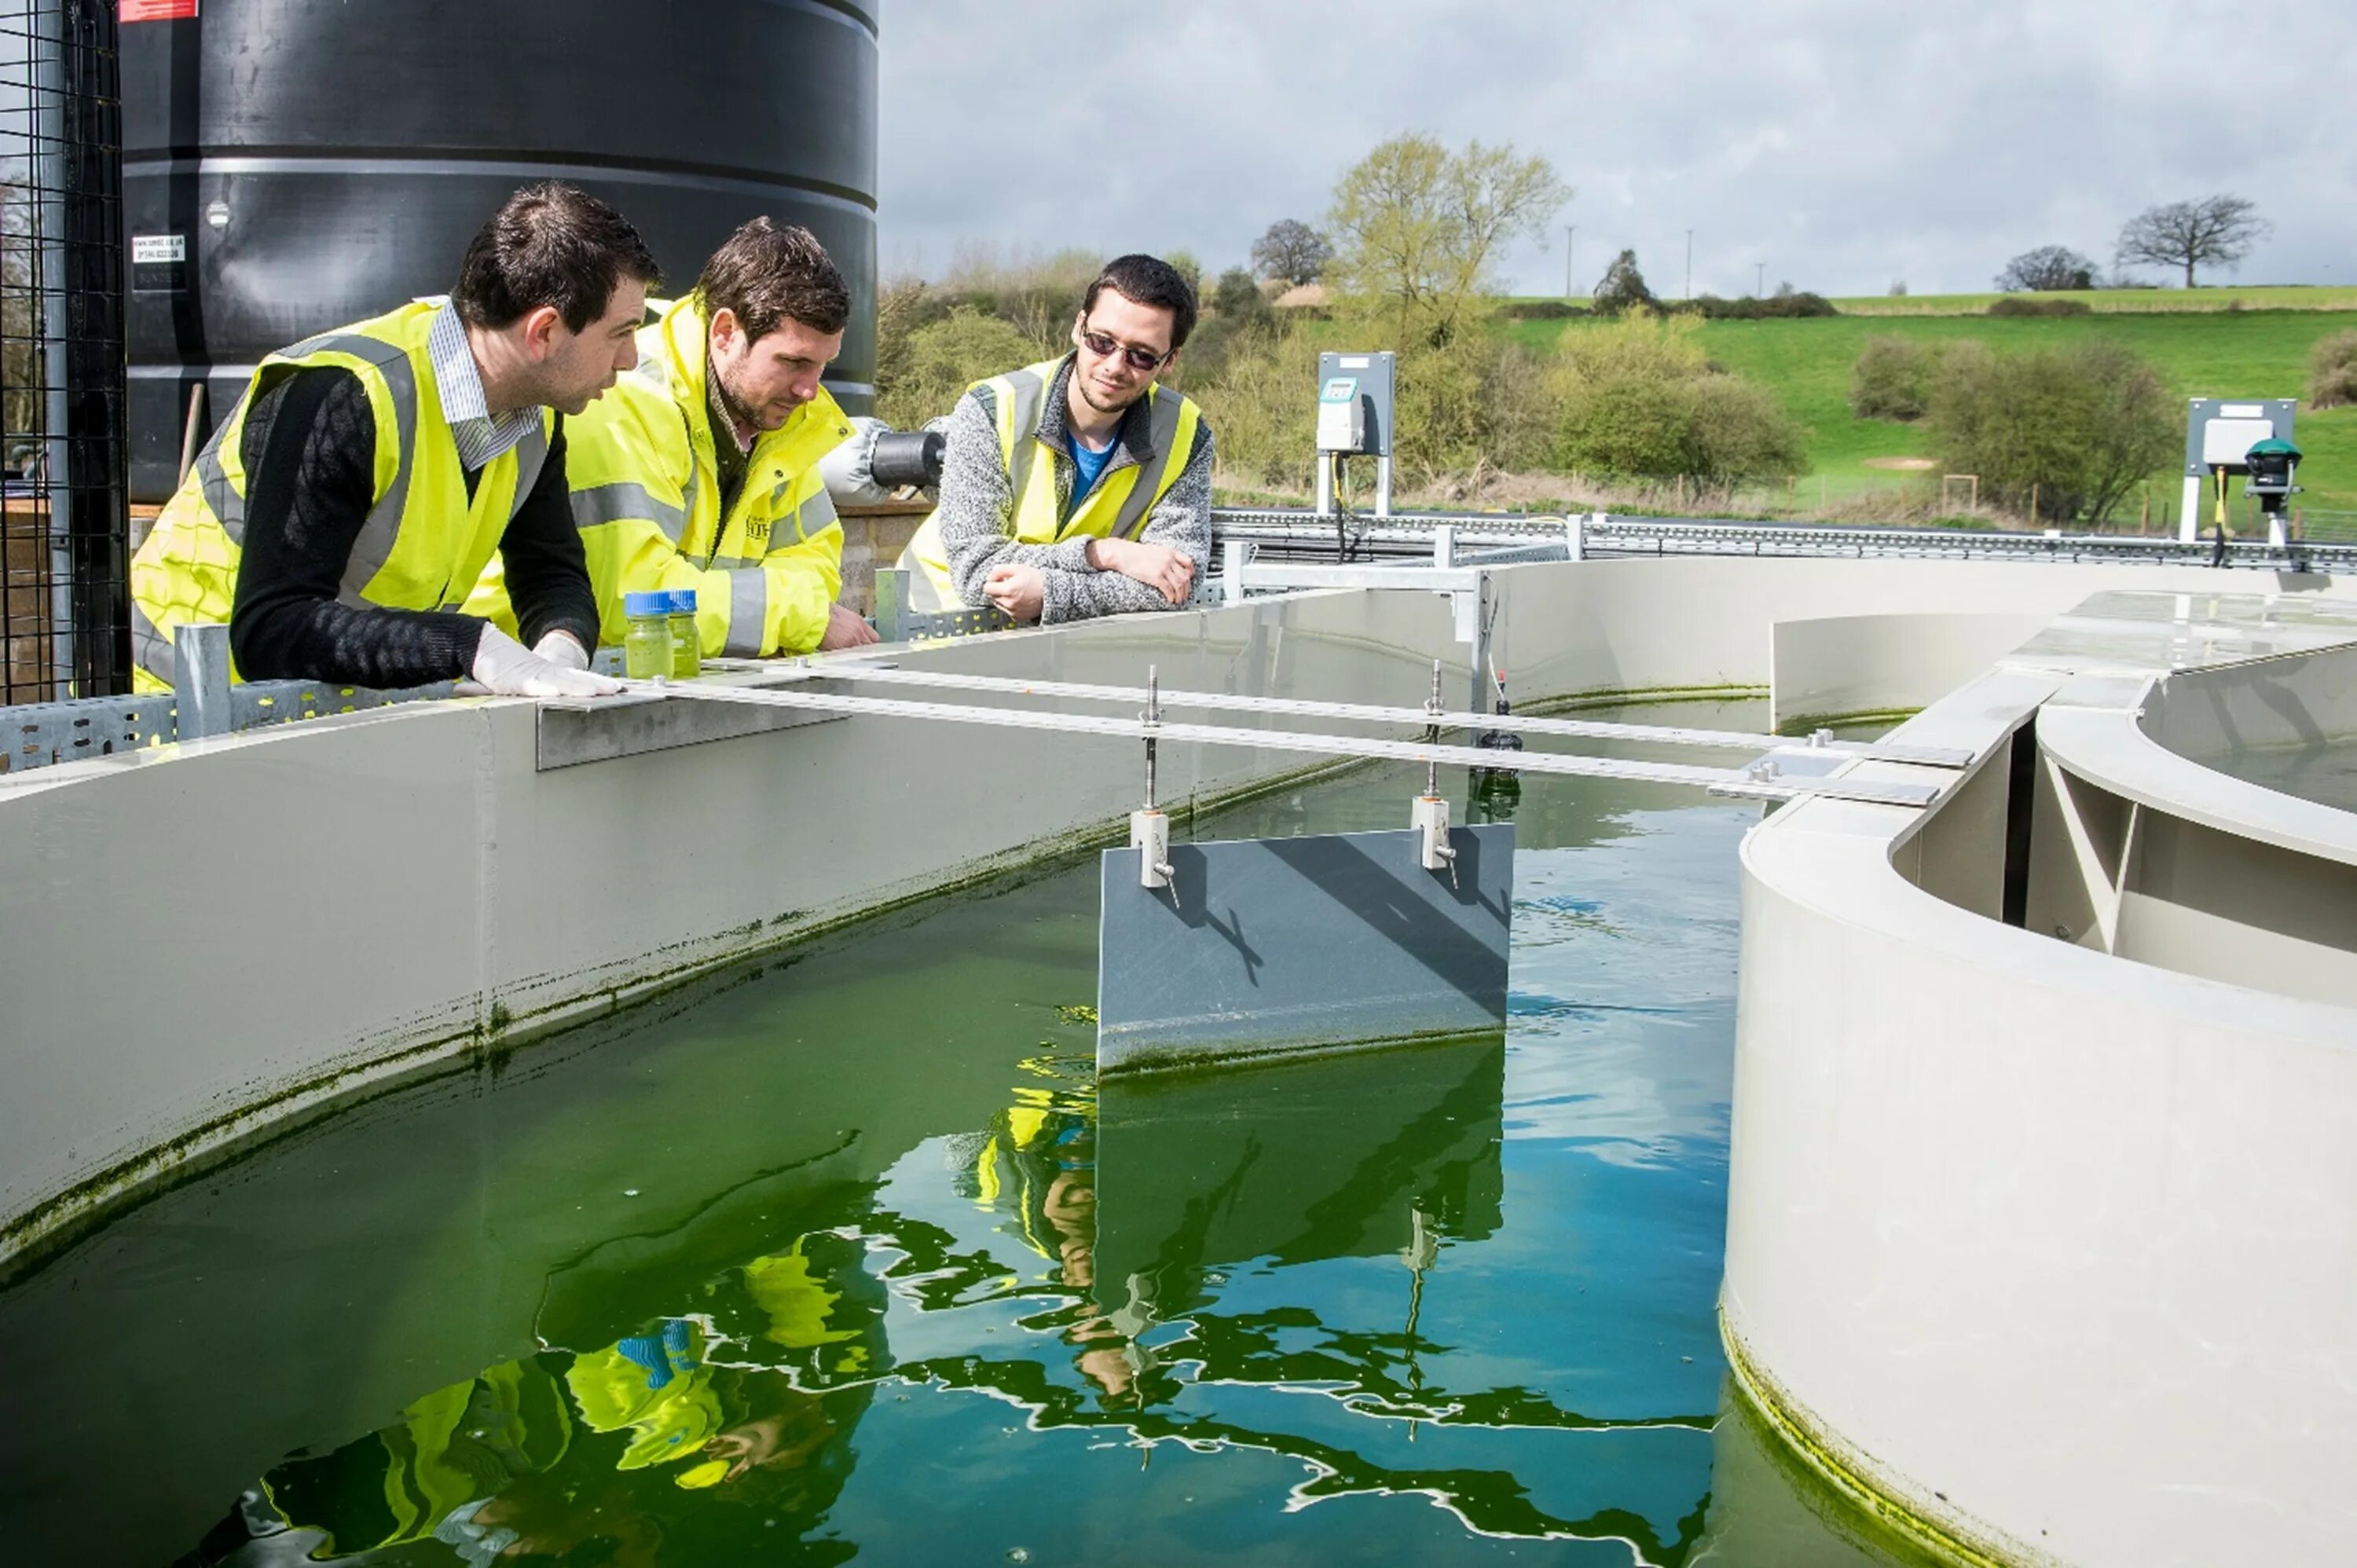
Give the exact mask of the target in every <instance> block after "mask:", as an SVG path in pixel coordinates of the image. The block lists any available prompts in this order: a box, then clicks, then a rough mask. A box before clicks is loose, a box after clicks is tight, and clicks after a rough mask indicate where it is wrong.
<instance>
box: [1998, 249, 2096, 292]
mask: <svg viewBox="0 0 2357 1568" xmlns="http://www.w3.org/2000/svg"><path fill="white" fill-rule="evenodd" d="M1996 286H1997V287H1999V288H2001V289H2003V290H2004V291H2005V292H2006V293H2007V294H2015V293H2018V292H2020V291H2023V290H2037V291H2041V292H2051V291H2055V290H2061V289H2083V288H2093V287H2094V286H2095V263H2093V262H2092V261H2090V260H2088V259H2087V258H2086V257H2085V256H2083V255H2081V254H2080V253H2079V252H2076V251H2074V250H2072V249H2071V248H2070V247H2069V246H2068V245H2040V246H2039V247H2038V249H2036V250H2034V251H2024V252H2021V254H2019V255H2018V256H2016V257H2014V258H2013V260H2011V261H2009V262H2007V263H2006V264H2005V271H2003V272H2001V273H1999V274H1996Z"/></svg>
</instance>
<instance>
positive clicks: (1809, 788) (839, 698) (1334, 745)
mask: <svg viewBox="0 0 2357 1568" xmlns="http://www.w3.org/2000/svg"><path fill="white" fill-rule="evenodd" d="M624 684H625V686H626V687H627V688H628V689H629V690H630V691H633V692H636V693H640V694H641V695H645V696H665V697H681V698H685V699H688V700H690V701H693V702H699V703H747V704H749V705H752V706H757V707H784V708H804V709H809V710H813V711H814V712H819V713H832V714H851V715H854V716H861V715H866V716H872V717H877V718H906V719H930V720H938V721H942V722H946V723H950V724H973V725H996V726H999V727H1002V728H1009V729H1029V730H1051V731H1057V732H1060V733H1063V734H1068V735H1097V736H1113V737H1115V738H1119V739H1127V740H1138V741H1145V740H1155V741H1174V740H1176V741H1192V742H1195V743H1197V744H1199V745H1204V746H1248V747H1252V748H1254V749H1259V750H1271V751H1300V752H1311V753H1315V754H1318V755H1320V756H1326V757H1369V758H1374V759H1379V760H1384V761H1396V762H1424V763H1441V764H1446V765H1448V766H1450V767H1461V768H1489V769H1496V770H1501V771H1513V772H1520V773H1553V774H1566V775H1570V776H1574V777H1580V778H1590V779H1628V780H1632V781H1637V782H1642V783H1652V784H1682V785H1687V786H1690V787H1692V788H1695V789H1707V790H1709V791H1711V792H1712V793H1714V794H1720V795H1732V796H1737V797H1740V798H1743V799H1747V800H1796V799H1799V798H1801V797H1803V796H1813V795H1822V796H1827V797H1830V798H1832V799H1835V800H1864V801H1868V802H1871V803H1873V804H1877V805H1885V806H1912V807H1922V806H1928V805H1930V804H1932V801H1934V800H1937V799H1939V795H1940V789H1939V787H1938V786H1937V785H1932V784H1895V783H1875V782H1868V781H1866V780H1862V779H1848V778H1845V777H1841V776H1838V775H1835V776H1832V777H1788V776H1783V775H1781V774H1778V773H1776V772H1774V771H1773V770H1772V767H1771V766H1770V764H1768V763H1765V762H1762V763H1757V764H1754V765H1753V766H1751V767H1749V768H1695V767H1691V766H1688V765H1686V764H1684V763H1674V762H1637V761H1627V760H1623V759H1621V758H1619V757H1580V756H1574V755H1571V754H1568V753H1565V752H1552V751H1521V752H1512V753H1501V752H1497V751H1492V750H1490V749H1488V748H1486V747H1483V746H1445V745H1437V744H1434V743H1431V742H1426V741H1399V740H1378V739H1373V738H1371V737H1367V736H1341V735H1308V734H1304V733H1301V732H1297V731H1291V730H1262V729H1239V728H1233V727H1230V726H1227V725H1176V724H1162V723H1151V722H1148V721H1146V720H1145V719H1142V718H1111V717H1104V716H1100V715H1097V714H1062V713H1055V712H1052V711H1048V710H1043V709H1035V708H996V707H983V706H979V705H967V704H963V703H920V702H909V701H907V700H905V699H901V698H897V697H862V696H856V695H853V694H851V693H834V692H812V691H805V690H800V689H797V688H796V687H792V686H784V687H780V686H760V687H753V686H673V685H670V684H667V683H665V682H659V681H629V682H624ZM568 705H571V704H568ZM1418 716H1419V717H1422V716H1424V715H1421V714H1419V715H1418ZM1506 757H1512V761H1511V763H1509V762H1507V761H1506V760H1505V758H1506Z"/></svg>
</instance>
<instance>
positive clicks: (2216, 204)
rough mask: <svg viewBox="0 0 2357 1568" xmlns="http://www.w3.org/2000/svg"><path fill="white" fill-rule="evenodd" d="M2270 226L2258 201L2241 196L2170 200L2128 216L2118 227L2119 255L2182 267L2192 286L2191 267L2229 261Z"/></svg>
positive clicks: (2128, 260)
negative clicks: (2119, 227)
mask: <svg viewBox="0 0 2357 1568" xmlns="http://www.w3.org/2000/svg"><path fill="white" fill-rule="evenodd" d="M2273 228H2274V225H2272V224H2270V223H2269V222H2268V221H2267V220H2266V219H2264V218H2262V217H2260V216H2259V207H2258V203H2257V202H2255V201H2251V200H2247V199H2244V198H2243V197H2239V196H2225V195H2220V196H2205V197H2203V198H2202V199H2201V200H2199V201H2171V202H2169V203H2167V204H2166V205H2164V206H2160V207H2152V208H2147V209H2145V210H2144V211H2142V212H2139V213H2137V214H2136V216H2135V217H2134V218H2131V219H2129V220H2128V221H2127V226H2126V228H2124V229H2122V230H2121V231H2120V242H2119V257H2118V259H2119V261H2120V263H2121V264H2123V265H2136V264H2142V265H2146V266H2155V267H2183V268H2184V269H2185V286H2186V287H2188V288H2191V287H2193V286H2194V283H2193V269H2194V268H2195V267H2197V266H2204V265H2212V264H2215V263H2225V264H2227V265H2229V266H2232V265H2233V263H2236V262H2239V261H2241V260H2242V259H2243V258H2244V256H2247V255H2249V254H2250V253H2251V247H2252V246H2254V245H2255V244H2257V243H2258V242H2260V241H2261V240H2263V239H2265V238H2266V236H2267V234H2268V233H2269V232H2270V231H2272V230H2273Z"/></svg>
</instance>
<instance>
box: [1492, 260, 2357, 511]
mask: <svg viewBox="0 0 2357 1568" xmlns="http://www.w3.org/2000/svg"><path fill="white" fill-rule="evenodd" d="M2215 292H2216V293H2217V294H2219V295H2224V294H2227V293H2228V292H2229V291H2227V290H2223V289H2221V290H2217V291H2215ZM2244 292H2245V293H2258V292H2266V293H2276V292H2282V293H2298V294H2301V295H2345V296H2347V298H2348V302H2349V303H2348V306H2346V307H2344V308H2341V309H2338V310H2328V309H2320V308H2313V307H2310V308H2300V309H2267V310H2257V309H2248V308H2246V309H2244V310H2241V311H2225V310H2208V311H2200V312H2182V311H2180V312H2177V313H2173V314H2156V313H2148V312H2139V311H2135V310H2120V311H2116V312H2110V311H2107V312H2105V313H2104V314H2101V315H2090V316H2061V317H1989V316H1979V315H1932V314H1909V315H1904V316H1850V315H1845V316H1835V317H1814V318H1809V319H1802V320H1790V321H1712V322H1706V323H1705V324H1704V325H1703V327H1702V328H1701V333H1700V337H1701V341H1702V345H1703V349H1704V351H1705V352H1706V353H1708V354H1709V355H1710V357H1711V358H1712V359H1714V360H1717V362H1718V363H1720V364H1722V365H1725V366H1726V367H1727V369H1728V370H1730V371H1735V372H1737V373H1738V374H1739V375H1742V376H1744V377H1746V378H1747V379H1749V380H1751V381H1757V382H1759V383H1760V384H1761V385H1762V386H1765V387H1767V388H1769V389H1770V391H1772V392H1775V393H1776V395H1777V396H1778V397H1780V398H1781V399H1782V400H1783V402H1784V406H1785V407H1786V408H1787V409H1788V410H1790V411H1791V412H1792V416H1793V417H1794V418H1796V419H1798V420H1799V421H1801V423H1802V424H1803V426H1805V427H1806V428H1807V430H1808V433H1809V457H1810V463H1811V474H1812V477H1815V476H1817V475H1823V476H1824V477H1825V478H1827V479H1828V480H1829V481H1831V482H1832V484H1833V485H1834V486H1835V488H1836V489H1853V488H1856V487H1857V486H1858V485H1861V484H1865V483H1870V482H1873V481H1875V480H1878V479H1879V480H1886V481H1890V482H1903V481H1904V480H1906V479H1907V478H1909V476H1906V475H1903V474H1898V473H1893V472H1891V471H1890V470H1889V469H1887V468H1880V467H1873V466H1871V465H1870V464H1869V463H1868V461H1867V460H1868V459H1870V458H1876V457H1914V456H1930V455H1931V436H1930V433H1929V432H1928V431H1925V430H1924V429H1922V428H1921V427H1920V426H1916V425H1906V424H1889V423H1887V422H1885V421H1881V420H1866V419H1854V418H1852V417H1851V416H1850V412H1849V403H1848V397H1849V376H1850V367H1851V365H1852V364H1854V363H1855V362H1856V361H1857V356H1858V353H1859V351H1860V350H1861V349H1864V348H1865V346H1866V340H1867V338H1873V337H1899V338H1923V339H1940V340H1954V339H1959V338H1976V339H1978V340H1979V341H1981V342H1983V343H1986V345H1988V347H1989V348H1991V349H1995V350H1997V351H1999V352H2004V351H2007V350H2011V349H2029V348H2037V347H2043V346H2050V345H2060V344H2065V343H2070V342H2073V341H2077V340H2080V339H2083V338H2090V337H2101V338H2110V339H2112V340H2114V341H2115V342H2119V343H2123V344H2126V346H2127V347H2128V348H2130V349H2134V350H2135V351H2136V353H2137V354H2139V355H2141V356H2143V357H2144V359H2145V360H2147V361H2148V362H2149V363H2150V364H2151V365H2152V366H2153V367H2154V369H2155V370H2157V371H2159V373H2160V376H2161V379H2162V380H2163V381H2165V382H2166V383H2167V384H2168V386H2169V390H2170V392H2172V393H2174V394H2176V395H2178V396H2180V397H2201V396H2209V397H2302V396H2304V395H2305V394H2306V392H2307V390H2308V356H2309V349H2311V348H2312V347H2313V346H2314V345H2315V343H2316V341H2317V339H2319V338H2324V337H2328V336H2330V334H2332V333H2335V332H2339V331H2341V330H2343V329H2345V328H2352V327H2357V289H2309V290H2298V291H2292V290H2285V291H2274V290H2267V291H2244ZM2211 294H2212V291H2211V290H2207V289H2205V290H2202V291H2201V295H2202V296H2203V297H2204V298H2205V299H2206V297H2207V296H2208V295H2211ZM2161 296H2162V297H2175V298H2177V299H2180V300H2182V299H2185V298H2187V297H2189V296H2188V295H2185V294H2184V293H2183V292H2182V291H2177V292H2176V293H2175V294H2174V295H2161ZM1955 297H1959V298H1973V297H1977V296H1969V295H1966V296H1955ZM1992 297H1994V296H1992ZM2090 297H2091V298H2104V297H2106V296H2104V295H2092V296H2090ZM2121 297H2126V295H2122V296H2121ZM2137 297H2141V298H2153V297H2156V295H2155V294H2154V293H2152V292H2142V293H2140V294H2139V295H2137ZM1850 303H1851V302H1848V301H1844V302H1843V306H1842V307H1843V308H1844V309H1845V310H1846V309H1848V308H1849V305H1850ZM1871 303H1872V304H1875V305H1882V304H1885V303H1888V304H1890V305H1898V306H1922V305H1928V304H1930V303H1931V301H1930V300H1928V299H1898V300H1890V301H1887V302H1886V301H1882V300H1875V301H1872V302H1871ZM1594 325H1595V323H1593V322H1592V321H1590V320H1588V319H1587V318H1583V317H1575V318H1573V319H1571V320H1569V321H1510V322H1501V324H1500V328H1501V330H1503V331H1507V332H1511V333H1512V336H1513V337H1514V338H1516V339H1517V340H1518V341H1520V342H1522V343H1523V344H1526V345H1527V346H1529V347H1530V348H1532V349H1537V350H1539V351H1541V352H1545V351H1547V350H1549V349H1552V348H1553V347H1554V346H1555V343H1556V342H1557V341H1558V340H1559V339H1560V338H1561V337H1562V336H1563V334H1564V333H1565V332H1566V331H1569V332H1580V331H1587V330H1591V329H1592V328H1593V327H1594ZM2298 445H2299V447H2300V449H2301V451H2302V452H2303V453H2304V454H2305V455H2306V456H2305V459H2304V460H2303V461H2302V463H2301V464H2300V468H2299V482H2300V483H2301V484H2302V485H2305V486H2306V487H2307V493H2306V494H2305V495H2302V496H2300V497H2298V504H2299V505H2301V506H2303V507H2305V508H2308V509H2311V510H2326V511H2332V510H2346V511H2357V408H2338V409H2329V410H2326V411H2324V412H2322V413H2311V412H2309V411H2308V410H2306V409H2303V410H2301V411H2300V414H2299V422H2298ZM2177 493H2178V490H2177V481H2176V480H2175V478H2172V477H2171V476H2169V475H2164V476H2161V477H2160V478H2159V482H2158V483H2156V484H2155V486H2154V489H2153V494H2154V498H2155V499H2154V505H2155V507H2156V516H2158V510H2157V509H2158V506H2159V504H2160V501H2161V499H2162V498H2163V497H2164V496H2165V497H2166V498H2167V499H2169V501H2170V502H2171V503H2172V504H2174V502H2175V500H2176V498H2177ZM2236 493H2237V494H2239V486H2238V487H2237V490H2236ZM2130 521H2134V520H2133V518H2131V519H2130ZM2334 532H2341V530H2340V529H2338V528H2336V529H2335V530H2334Z"/></svg>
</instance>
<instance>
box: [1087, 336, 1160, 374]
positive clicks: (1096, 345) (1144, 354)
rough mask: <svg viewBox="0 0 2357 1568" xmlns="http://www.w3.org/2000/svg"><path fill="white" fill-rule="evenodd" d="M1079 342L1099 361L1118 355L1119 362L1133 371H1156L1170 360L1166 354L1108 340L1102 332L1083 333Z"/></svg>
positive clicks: (1111, 339) (1117, 339) (1118, 340)
mask: <svg viewBox="0 0 2357 1568" xmlns="http://www.w3.org/2000/svg"><path fill="white" fill-rule="evenodd" d="M1081 341H1082V343H1083V344H1085V345H1086V346H1087V348H1088V350H1089V352H1090V353H1092V354H1094V355H1096V356H1097V357H1098V358H1099V359H1105V358H1108V357H1110V356H1111V355H1113V354H1115V353H1118V354H1119V355H1120V356H1121V362H1122V363H1123V364H1125V365H1127V366H1128V367H1129V368H1130V369H1131V370H1133V371H1152V370H1157V369H1159V368H1160V367H1161V365H1162V362H1163V361H1164V360H1168V358H1170V356H1169V355H1168V354H1157V353H1155V352H1154V351H1153V350H1152V349H1140V348H1136V347H1135V346H1133V345H1131V344H1128V343H1125V342H1123V341H1122V340H1121V339H1120V338H1108V337H1106V336H1105V335H1104V334H1103V333H1102V332H1083V333H1082V334H1081Z"/></svg>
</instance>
